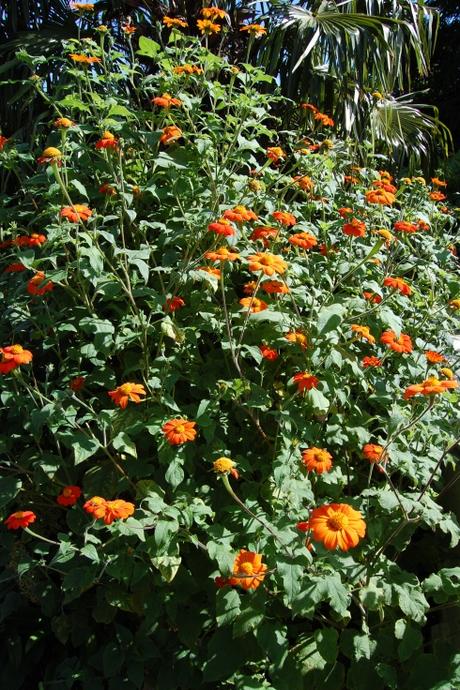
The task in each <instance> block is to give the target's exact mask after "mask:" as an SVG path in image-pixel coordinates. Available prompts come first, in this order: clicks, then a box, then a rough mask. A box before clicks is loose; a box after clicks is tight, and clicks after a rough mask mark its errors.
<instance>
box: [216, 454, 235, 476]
mask: <svg viewBox="0 0 460 690" xmlns="http://www.w3.org/2000/svg"><path fill="white" fill-rule="evenodd" d="M212 469H213V470H214V472H215V473H216V474H219V475H224V474H231V475H232V477H234V478H235V479H239V478H240V475H239V472H238V470H237V469H236V463H235V462H233V460H231V459H230V458H225V457H222V458H217V460H214V462H213V463H212Z"/></svg>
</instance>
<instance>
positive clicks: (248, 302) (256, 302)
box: [240, 297, 268, 314]
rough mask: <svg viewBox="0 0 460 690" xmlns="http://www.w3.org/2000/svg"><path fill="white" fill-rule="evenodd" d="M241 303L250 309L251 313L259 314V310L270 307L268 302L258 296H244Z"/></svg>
mask: <svg viewBox="0 0 460 690" xmlns="http://www.w3.org/2000/svg"><path fill="white" fill-rule="evenodd" d="M240 304H241V306H242V307H244V308H245V309H249V311H250V312H251V314H257V313H258V312H259V311H264V310H265V309H268V304H267V303H266V302H264V301H263V299H258V298H257V297H243V298H242V299H240Z"/></svg>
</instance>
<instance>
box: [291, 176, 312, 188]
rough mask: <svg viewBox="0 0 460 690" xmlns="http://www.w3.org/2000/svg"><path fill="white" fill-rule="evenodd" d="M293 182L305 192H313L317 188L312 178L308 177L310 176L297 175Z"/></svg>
mask: <svg viewBox="0 0 460 690" xmlns="http://www.w3.org/2000/svg"><path fill="white" fill-rule="evenodd" d="M292 181H293V183H294V184H295V185H296V186H297V187H300V189H302V190H303V191H304V192H311V191H312V189H313V187H314V186H315V184H314V182H313V180H312V179H311V177H308V175H296V176H295V177H293V178H292Z"/></svg>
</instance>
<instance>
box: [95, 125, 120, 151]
mask: <svg viewBox="0 0 460 690" xmlns="http://www.w3.org/2000/svg"><path fill="white" fill-rule="evenodd" d="M95 147H96V149H97V150H100V149H113V150H114V151H118V139H117V138H116V137H115V135H114V134H112V132H109V131H107V130H106V131H105V132H103V133H102V137H101V138H100V139H99V140H98V141H97V142H96V146H95Z"/></svg>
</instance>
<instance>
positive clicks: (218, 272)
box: [196, 266, 222, 278]
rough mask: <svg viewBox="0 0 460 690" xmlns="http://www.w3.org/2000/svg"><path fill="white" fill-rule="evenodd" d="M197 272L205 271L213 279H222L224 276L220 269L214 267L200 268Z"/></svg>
mask: <svg viewBox="0 0 460 690" xmlns="http://www.w3.org/2000/svg"><path fill="white" fill-rule="evenodd" d="M196 270H197V271H204V273H208V274H209V275H210V276H211V277H213V278H220V276H221V275H222V271H221V270H220V269H219V268H213V267H212V266H199V267H198V268H197V269H196Z"/></svg>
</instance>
